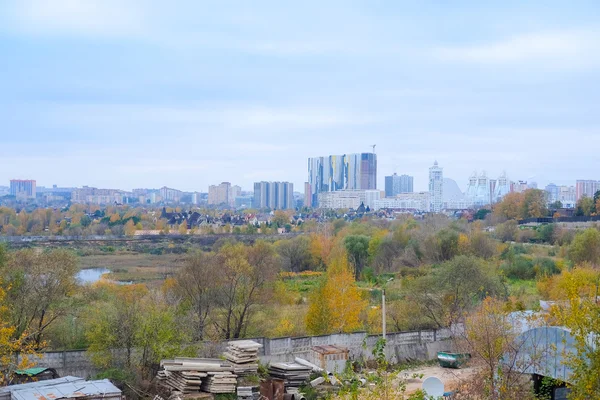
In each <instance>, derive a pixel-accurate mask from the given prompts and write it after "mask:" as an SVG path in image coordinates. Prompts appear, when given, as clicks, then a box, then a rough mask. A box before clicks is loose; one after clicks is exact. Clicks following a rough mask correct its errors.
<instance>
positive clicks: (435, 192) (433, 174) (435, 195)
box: [429, 161, 444, 212]
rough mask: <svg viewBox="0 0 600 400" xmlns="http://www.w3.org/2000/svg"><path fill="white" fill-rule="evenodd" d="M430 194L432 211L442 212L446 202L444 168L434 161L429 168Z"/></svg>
mask: <svg viewBox="0 0 600 400" xmlns="http://www.w3.org/2000/svg"><path fill="white" fill-rule="evenodd" d="M429 196H430V201H431V207H430V208H431V211H432V212H440V211H442V206H443V204H444V200H443V199H444V169H443V168H441V167H440V166H439V165H438V162H437V161H436V162H434V163H433V167H430V168H429Z"/></svg>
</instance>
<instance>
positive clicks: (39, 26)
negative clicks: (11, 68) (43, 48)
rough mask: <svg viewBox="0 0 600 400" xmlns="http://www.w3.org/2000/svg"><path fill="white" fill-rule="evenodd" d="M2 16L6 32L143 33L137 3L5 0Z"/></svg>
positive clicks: (141, 11) (142, 15)
mask: <svg viewBox="0 0 600 400" xmlns="http://www.w3.org/2000/svg"><path fill="white" fill-rule="evenodd" d="M3 13H4V18H3V19H4V20H5V21H6V22H5V24H6V25H8V26H7V27H8V28H9V29H11V30H13V31H16V32H21V33H27V34H35V35H78V36H81V35H82V36H109V37H110V36H137V35H141V34H142V32H143V31H145V30H146V23H145V13H144V8H143V7H141V6H140V4H138V2H137V0H127V1H121V0H85V1H81V0H52V1H48V0H14V1H10V0H9V2H8V3H6V4H5V5H4V6H3Z"/></svg>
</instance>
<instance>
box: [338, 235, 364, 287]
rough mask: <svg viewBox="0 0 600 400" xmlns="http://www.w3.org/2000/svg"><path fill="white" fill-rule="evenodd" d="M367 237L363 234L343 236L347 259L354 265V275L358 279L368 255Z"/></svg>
mask: <svg viewBox="0 0 600 400" xmlns="http://www.w3.org/2000/svg"><path fill="white" fill-rule="evenodd" d="M369 241H370V239H369V237H368V236H365V235H349V236H346V237H345V238H344V247H345V248H346V251H347V254H348V259H349V260H350V262H351V263H352V266H353V267H354V277H355V279H358V278H359V277H360V273H361V272H362V270H363V268H364V267H365V265H366V263H367V259H368V257H369Z"/></svg>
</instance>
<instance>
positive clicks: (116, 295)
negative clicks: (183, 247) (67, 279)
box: [86, 284, 191, 379]
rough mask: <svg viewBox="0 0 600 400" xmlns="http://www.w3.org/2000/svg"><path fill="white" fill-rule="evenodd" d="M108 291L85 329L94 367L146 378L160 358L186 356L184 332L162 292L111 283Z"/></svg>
mask: <svg viewBox="0 0 600 400" xmlns="http://www.w3.org/2000/svg"><path fill="white" fill-rule="evenodd" d="M109 291H110V298H109V299H108V300H107V301H104V302H102V303H101V304H98V307H95V309H94V311H95V313H94V315H92V318H90V319H89V321H88V326H87V330H86V337H87V339H88V341H89V343H90V346H89V348H88V352H89V353H90V354H91V359H92V362H94V364H96V365H97V366H100V367H103V368H107V367H113V368H114V367H117V368H118V367H121V368H123V367H124V368H125V369H126V370H127V371H130V372H136V371H139V372H141V373H142V374H143V376H144V378H146V379H148V378H151V377H152V366H153V365H154V364H157V363H158V362H160V360H161V359H163V358H169V357H174V356H177V355H182V352H183V353H184V354H185V353H186V349H187V346H186V345H185V343H187V342H189V339H190V338H189V336H188V335H187V330H186V329H185V326H184V325H183V324H182V323H180V322H179V318H178V315H177V310H176V308H175V305H172V304H169V303H168V301H167V299H166V297H165V296H164V294H163V293H161V292H159V291H153V292H149V291H148V289H147V288H146V287H145V286H142V285H132V286H130V287H128V288H127V287H119V286H117V285H112V284H111V287H110V288H109ZM135 349H139V350H140V353H139V356H137V355H135V356H134V350H135ZM189 355H191V354H189Z"/></svg>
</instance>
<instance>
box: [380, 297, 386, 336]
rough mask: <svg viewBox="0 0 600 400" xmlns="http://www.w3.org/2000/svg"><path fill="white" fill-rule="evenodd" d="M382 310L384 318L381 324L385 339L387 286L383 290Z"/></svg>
mask: <svg viewBox="0 0 600 400" xmlns="http://www.w3.org/2000/svg"><path fill="white" fill-rule="evenodd" d="M381 311H382V314H383V320H382V321H381V322H382V324H381V325H382V330H383V340H385V327H386V326H385V322H386V321H385V288H383V289H382V290H381Z"/></svg>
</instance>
